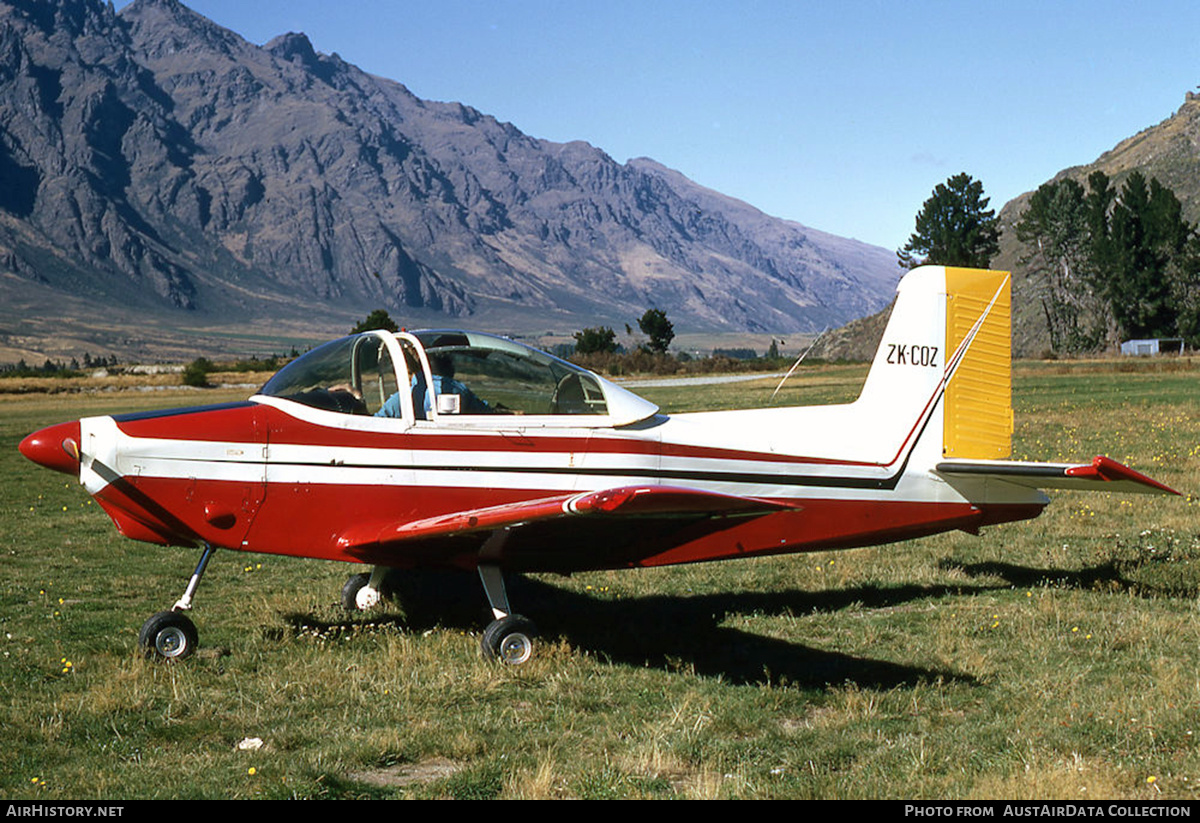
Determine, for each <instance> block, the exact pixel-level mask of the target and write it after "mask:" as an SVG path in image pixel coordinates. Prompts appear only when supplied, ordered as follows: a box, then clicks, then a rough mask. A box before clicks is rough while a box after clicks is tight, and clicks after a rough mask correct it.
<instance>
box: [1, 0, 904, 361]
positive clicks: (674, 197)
mask: <svg viewBox="0 0 1200 823" xmlns="http://www.w3.org/2000/svg"><path fill="white" fill-rule="evenodd" d="M0 179H3V180H5V181H11V182H13V183H14V185H12V186H5V187H4V189H5V193H4V194H3V195H0V288H2V289H3V290H4V292H5V295H6V298H13V299H11V300H6V301H5V302H6V303H9V304H10V308H9V309H8V310H7V311H6V310H5V309H3V308H0V335H3V334H4V333H5V331H6V330H7V333H8V334H9V335H10V338H12V339H16V338H20V340H21V341H22V342H23V343H25V344H27V343H30V342H34V341H35V340H36V338H37V337H38V336H39V335H44V333H45V330H46V329H47V328H49V327H50V326H49V314H48V312H52V311H54V310H56V309H61V308H63V307H68V308H69V309H70V311H69V312H68V313H67V317H68V319H73V320H80V319H81V317H80V315H81V313H83V312H86V311H87V308H88V306H92V307H101V308H103V310H104V311H109V312H111V313H112V314H113V316H114V317H116V316H120V317H121V318H122V323H123V324H125V325H128V323H129V322H130V320H131V319H136V318H144V320H145V323H147V324H153V323H159V324H163V327H164V328H169V327H171V326H178V325H179V324H181V323H183V324H188V325H194V326H203V325H204V324H205V323H210V322H211V323H220V322H224V323H228V324H231V325H236V324H237V323H238V322H253V323H260V324H262V323H274V322H279V323H281V324H288V323H292V324H294V325H295V327H296V328H301V327H304V326H305V324H306V323H307V324H308V325H309V326H310V327H312V328H313V329H314V330H315V329H316V328H317V327H321V328H326V327H336V326H337V325H338V324H339V323H341V322H342V320H344V319H345V318H348V317H351V316H354V315H356V314H358V315H361V313H363V312H364V311H365V310H367V309H369V308H374V307H383V308H387V309H388V310H389V311H392V312H393V313H399V314H400V315H401V316H402V317H404V318H406V319H408V318H412V319H414V322H415V321H421V322H430V321H433V322H436V321H437V319H438V318H441V319H442V321H441V322H443V323H446V322H452V323H456V324H461V325H471V326H474V327H479V326H481V325H482V326H489V327H492V328H500V330H508V328H513V327H516V326H521V325H524V326H527V327H529V328H533V327H536V326H542V327H546V328H566V329H570V328H572V327H574V328H579V327H581V326H583V325H589V324H594V323H600V322H607V323H610V324H616V323H619V322H629V321H630V320H631V319H633V318H635V317H636V316H638V315H640V313H641V312H642V311H644V310H645V308H647V307H649V306H651V305H654V306H657V307H660V308H663V309H664V310H666V311H667V312H668V313H669V314H670V315H671V317H672V319H673V320H674V321H675V323H676V325H677V327H680V328H681V329H696V330H712V331H722V330H728V331H735V330H736V331H745V330H753V331H771V332H776V331H777V332H789V333H793V332H803V331H815V330H819V329H821V328H824V327H826V326H828V325H831V324H839V323H840V322H844V321H845V320H848V319H850V318H852V317H856V316H860V315H863V314H868V313H870V312H871V311H874V310H876V309H878V308H880V307H881V306H883V305H886V303H887V302H888V301H889V300H890V298H891V295H892V291H893V287H894V284H895V282H896V280H897V279H898V277H899V273H900V272H899V270H898V269H896V268H895V264H894V258H893V256H892V252H891V251H889V250H885V249H880V248H877V247H872V246H868V245H867V244H862V243H857V242H856V241H850V240H845V239H842V238H835V237H833V236H831V235H828V234H826V233H823V232H819V231H816V230H813V229H808V228H806V227H803V226H800V225H799V224H796V223H792V222H790V221H784V220H779V219H777V218H771V217H768V216H766V215H764V214H762V212H760V211H758V210H757V209H754V208H753V207H752V206H749V205H748V204H744V203H741V202H740V201H737V200H735V199H733V198H729V197H727V196H725V195H720V194H719V193H717V192H712V191H711V190H708V189H705V188H704V187H702V186H700V185H699V184H696V183H694V182H692V181H690V180H687V178H686V177H684V176H683V175H681V174H679V173H678V172H674V171H672V170H670V169H668V168H667V167H665V166H662V165H661V164H657V163H655V162H654V161H649V160H646V159H638V160H632V161H629V162H627V163H624V164H622V163H618V162H616V161H615V160H613V159H612V158H611V157H609V156H608V155H607V154H605V153H604V152H603V151H602V150H600V149H597V148H595V147H593V146H591V145H589V144H587V143H584V142H582V141H574V142H568V143H554V142H551V141H546V140H541V139H538V138H535V137H531V136H529V135H526V134H524V133H523V132H521V131H520V130H519V129H518V128H517V127H516V126H514V125H512V124H510V123H504V122H501V121H499V120H497V119H496V118H494V117H492V116H490V115H487V114H484V113H482V112H479V111H478V110H476V109H473V108H472V107H470V106H469V105H465V104H462V103H456V102H435V101H427V100H421V99H420V98H418V97H416V96H415V95H413V94H412V93H411V92H410V91H409V90H408V89H407V88H406V87H405V86H404V85H403V84H402V83H400V82H398V81H395V80H390V79H387V78H382V77H378V76H375V75H371V74H368V73H366V72H364V71H362V70H361V69H359V68H357V67H356V66H354V65H352V64H351V63H348V62H346V61H344V60H342V58H341V57H339V56H338V55H337V53H334V54H331V55H325V54H322V53H320V52H317V51H316V50H315V49H314V48H313V47H312V44H311V42H310V41H309V40H308V38H307V37H306V36H305V35H303V34H299V33H295V32H288V33H284V34H281V35H279V36H277V37H275V38H273V39H271V40H270V41H268V42H267V43H266V44H264V45H262V46H256V45H254V44H251V43H249V42H248V41H246V40H245V39H244V38H242V37H241V36H240V35H237V34H236V33H234V32H232V31H230V30H228V29H225V28H223V27H221V26H220V25H219V24H217V23H215V22H213V21H211V20H208V19H207V18H205V17H203V16H202V15H200V14H197V13H196V12H194V11H192V10H191V9H189V8H187V7H186V6H185V5H183V4H182V3H180V2H178V0H135V2H133V3H131V4H130V5H128V6H126V7H124V8H123V9H122V10H121V11H120V12H114V11H113V10H112V8H111V7H110V6H108V5H105V4H103V3H101V2H100V0H53V1H51V0H0ZM17 304H19V307H18V308H19V309H20V311H18V310H17V309H16V308H13V307H14V306H17ZM39 312H40V313H41V314H42V315H45V316H44V317H42V318H41V319H42V321H43V322H42V323H41V325H40V326H39V325H38V324H37V323H35V322H34V321H33V320H32V319H31V317H30V314H31V313H32V314H34V315H37V314H38V313H39ZM505 327H508V328H505ZM3 342H4V340H3V338H2V337H0V345H2V344H3ZM10 342H11V339H10ZM122 345H125V344H122ZM128 345H135V344H132V343H131V344H128ZM26 347H27V348H28V346H26ZM126 347H128V346H126Z"/></svg>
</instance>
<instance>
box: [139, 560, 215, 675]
mask: <svg viewBox="0 0 1200 823" xmlns="http://www.w3.org/2000/svg"><path fill="white" fill-rule="evenodd" d="M215 551H216V549H215V548H213V547H212V546H211V545H209V544H208V543H205V544H204V553H203V554H201V555H200V562H199V563H197V564H196V570H195V571H194V572H192V578H191V580H189V581H188V584H187V588H186V589H184V592H183V597H181V598H179V600H177V601H176V602H175V605H174V606H173V607H172V609H171V611H169V612H159V613H158V614H156V615H154V616H153V617H151V618H150V619H149V620H147V621H146V622H145V623H144V624H142V631H141V632H140V633H139V634H138V646H140V647H141V649H142V653H143V654H145V655H146V657H157V658H161V659H163V660H176V659H182V658H184V657H187V656H188V655H190V654H191V653H192V652H194V651H196V644H197V643H198V642H199V636H198V634H197V632H196V625H195V624H194V623H192V621H191V620H190V619H189V618H188V616H187V615H186V614H184V612H186V611H191V609H192V597H193V596H194V595H195V594H196V588H197V587H198V586H199V585H200V579H201V578H202V577H204V571H205V570H206V569H207V568H208V561H209V560H210V559H211V558H212V556H213V552H215Z"/></svg>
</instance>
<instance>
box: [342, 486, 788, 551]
mask: <svg viewBox="0 0 1200 823" xmlns="http://www.w3.org/2000/svg"><path fill="white" fill-rule="evenodd" d="M794 508H797V507H794V506H786V505H783V504H780V503H773V502H771V501H769V500H760V499H758V498H754V497H740V496H737V495H730V494H719V493H716V492H710V491H703V490H700V489H691V488H686V487H680V486H622V487H618V488H613V489H602V490H600V491H594V492H583V493H581V494H566V495H556V496H554V497H544V498H540V499H538V500H522V501H519V502H515V503H506V504H503V505H499V506H488V507H486V508H480V509H471V510H468V511H460V512H452V513H450V514H445V515H440V516H437V517H429V518H426V519H424V520H415V521H411V522H404V523H399V524H395V523H388V524H378V523H376V524H373V525H361V526H353V527H351V528H349V529H347V530H346V531H344V532H342V534H341V535H340V536H339V538H338V545H339V546H341V547H342V548H344V549H353V548H361V547H364V546H372V545H380V544H387V543H399V542H405V541H409V540H419V539H426V538H431V537H450V536H456V535H462V534H469V533H472V532H487V531H494V530H496V529H503V528H515V527H519V526H524V525H526V524H529V523H535V522H540V521H544V520H550V519H553V518H564V517H620V518H634V517H655V518H664V517H690V518H697V517H699V518H701V519H703V518H709V517H733V516H755V515H762V514H768V513H769V512H773V511H780V510H782V509H794Z"/></svg>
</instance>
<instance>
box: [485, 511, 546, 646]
mask: <svg viewBox="0 0 1200 823" xmlns="http://www.w3.org/2000/svg"><path fill="white" fill-rule="evenodd" d="M508 535H509V531H508V530H507V529H503V530H501V531H498V532H494V533H493V534H492V536H491V537H489V538H488V539H487V541H486V542H485V543H484V544H483V548H482V549H481V550H480V552H479V580H480V582H482V583H483V591H484V594H486V595H487V599H488V605H489V606H491V607H492V616H493V617H495V618H496V619H495V620H493V621H492V622H491V623H489V624H488V627H487V628H486V629H484V631H483V638H482V639H481V640H480V644H479V645H480V650H481V651H482V652H483V656H484V657H486V658H488V659H490V660H499V661H500V662H501V663H504V664H506V665H509V666H519V665H520V664H522V663H524V662H525V661H527V660H528V659H529V658H530V657H532V656H533V641H534V638H536V637H537V627H536V626H535V625H534V624H533V621H532V620H530V619H529V618H527V617H522V616H521V615H519V614H513V613H512V609H511V608H510V607H509V605H508V593H507V592H506V591H505V589H504V573H503V572H502V571H501V570H500V564H499V555H500V550H501V549H502V548H503V546H504V543H505V542H506V541H507V540H508Z"/></svg>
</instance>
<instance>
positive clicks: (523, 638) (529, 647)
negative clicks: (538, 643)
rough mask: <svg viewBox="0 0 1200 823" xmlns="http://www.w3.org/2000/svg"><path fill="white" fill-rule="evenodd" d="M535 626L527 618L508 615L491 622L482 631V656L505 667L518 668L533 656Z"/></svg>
mask: <svg viewBox="0 0 1200 823" xmlns="http://www.w3.org/2000/svg"><path fill="white" fill-rule="evenodd" d="M535 639H537V626H535V625H534V623H533V621H532V620H530V619H529V618H527V617H522V616H521V615H519V614H510V615H508V616H507V617H502V618H500V619H499V620H493V621H492V622H491V623H489V624H488V627H487V628H486V629H484V631H483V637H482V638H481V639H480V641H479V646H480V649H481V651H482V652H483V656H484V657H486V658H487V659H489V660H497V661H499V662H501V663H503V664H505V665H507V666H519V665H521V664H522V663H525V662H526V661H528V660H529V658H531V657H532V656H533V641H534V640H535Z"/></svg>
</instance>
